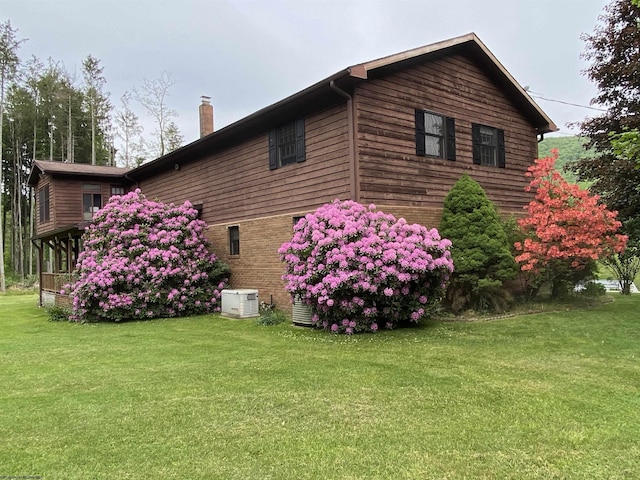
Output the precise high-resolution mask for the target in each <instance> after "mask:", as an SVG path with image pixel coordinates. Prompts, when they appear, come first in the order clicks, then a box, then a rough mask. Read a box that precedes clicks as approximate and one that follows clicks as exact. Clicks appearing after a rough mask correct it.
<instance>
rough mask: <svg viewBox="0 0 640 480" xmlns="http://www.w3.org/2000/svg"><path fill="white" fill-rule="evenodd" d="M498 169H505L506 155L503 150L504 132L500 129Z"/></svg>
mask: <svg viewBox="0 0 640 480" xmlns="http://www.w3.org/2000/svg"><path fill="white" fill-rule="evenodd" d="M498 167H500V168H506V167H507V161H506V155H505V150H504V130H500V129H498Z"/></svg>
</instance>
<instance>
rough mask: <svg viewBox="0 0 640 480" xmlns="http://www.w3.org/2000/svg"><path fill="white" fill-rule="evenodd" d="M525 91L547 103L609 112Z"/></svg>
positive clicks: (604, 110) (525, 88) (525, 89)
mask: <svg viewBox="0 0 640 480" xmlns="http://www.w3.org/2000/svg"><path fill="white" fill-rule="evenodd" d="M524 91H525V92H527V93H528V94H529V95H530V96H531V97H532V98H537V99H539V100H546V101H547V102H556V103H562V104H563V105H571V106H572V107H579V108H588V109H589V110H597V111H598V112H606V111H607V110H606V109H604V108H596V107H591V106H589V105H580V104H579V103H571V102H565V101H564V100H555V99H553V98H546V97H545V96H544V95H542V94H541V93H536V92H532V91H531V90H529V89H528V88H527V87H524Z"/></svg>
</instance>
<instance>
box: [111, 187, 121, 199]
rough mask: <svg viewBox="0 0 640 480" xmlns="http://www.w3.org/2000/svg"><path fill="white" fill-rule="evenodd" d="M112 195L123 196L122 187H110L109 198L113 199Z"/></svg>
mask: <svg viewBox="0 0 640 480" xmlns="http://www.w3.org/2000/svg"><path fill="white" fill-rule="evenodd" d="M114 195H124V187H118V186H116V185H111V196H112V197H113V196H114Z"/></svg>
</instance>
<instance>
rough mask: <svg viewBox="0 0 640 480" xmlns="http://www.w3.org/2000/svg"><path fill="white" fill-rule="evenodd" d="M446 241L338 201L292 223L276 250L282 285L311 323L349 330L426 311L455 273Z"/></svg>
mask: <svg viewBox="0 0 640 480" xmlns="http://www.w3.org/2000/svg"><path fill="white" fill-rule="evenodd" d="M450 246H451V242H450V241H449V240H447V239H441V238H440V236H439V234H438V231H437V230H436V229H432V230H428V229H426V228H425V227H423V226H422V225H417V224H413V225H410V224H408V223H407V222H406V221H405V220H404V219H402V218H401V219H399V220H396V219H395V218H394V217H393V215H388V214H385V213H383V212H381V211H378V210H376V207H375V205H371V206H369V207H368V208H367V207H365V206H363V205H361V204H359V203H357V202H353V201H338V200H336V201H334V202H333V203H330V204H326V205H324V206H322V207H320V208H318V209H317V210H316V211H315V212H314V213H311V214H308V215H307V216H305V217H304V218H302V219H301V220H300V221H298V223H297V224H296V225H295V227H294V234H293V238H292V239H291V241H290V242H287V243H285V244H283V245H282V246H281V247H280V249H279V253H280V258H281V259H282V260H283V261H284V262H285V264H286V274H285V275H283V279H284V280H285V282H286V289H287V291H289V292H290V293H291V295H292V297H294V298H295V297H296V296H299V297H300V298H301V301H302V302H303V303H305V304H307V305H309V306H310V307H311V308H312V310H313V312H314V315H313V321H314V324H315V325H316V326H317V327H319V328H325V329H329V330H331V331H332V332H335V333H347V334H352V333H355V332H362V331H373V332H375V331H376V330H378V329H379V328H389V329H390V328H393V327H395V326H397V325H402V324H408V323H411V322H414V323H417V322H418V321H419V320H420V319H422V318H425V317H427V316H428V315H429V314H431V313H432V312H433V310H434V308H435V307H436V306H437V305H438V303H439V302H440V299H441V298H442V295H443V293H444V289H445V285H446V282H447V281H448V279H449V276H450V275H451V272H452V271H453V263H452V261H451V255H450V253H449V247H450Z"/></svg>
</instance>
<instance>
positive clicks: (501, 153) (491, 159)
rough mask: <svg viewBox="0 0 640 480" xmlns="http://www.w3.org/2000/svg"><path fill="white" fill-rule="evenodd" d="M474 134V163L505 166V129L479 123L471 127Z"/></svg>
mask: <svg viewBox="0 0 640 480" xmlns="http://www.w3.org/2000/svg"><path fill="white" fill-rule="evenodd" d="M471 130H472V135H473V163H475V164H476V165H486V166H489V167H499V168H505V166H506V160H505V149H504V130H500V129H499V128H494V127H488V126H486V125H480V124H477V123H474V124H472V127H471Z"/></svg>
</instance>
